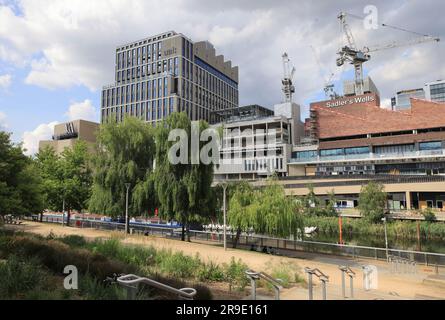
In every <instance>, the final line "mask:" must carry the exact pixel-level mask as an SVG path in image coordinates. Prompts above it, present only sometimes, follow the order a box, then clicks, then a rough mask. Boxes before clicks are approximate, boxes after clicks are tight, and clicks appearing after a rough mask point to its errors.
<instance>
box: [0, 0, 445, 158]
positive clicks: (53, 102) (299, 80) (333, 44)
mask: <svg viewBox="0 0 445 320" xmlns="http://www.w3.org/2000/svg"><path fill="white" fill-rule="evenodd" d="M368 4H369V3H368V1H361V0H358V1H347V0H339V1H335V2H334V1H309V0H307V1H305V0H303V1H293V0H282V1H272V0H255V1H253V0H244V1H236V0H226V1H225V2H224V3H222V2H216V1H204V0H187V1H186V0H165V1H156V0H144V1H143V0H126V1H123V0H95V1H83V0H17V1H11V0H0V128H1V129H5V130H7V131H10V132H12V133H13V139H14V141H16V142H20V141H24V144H25V146H26V147H27V148H28V149H29V153H33V152H35V151H36V147H37V145H38V141H39V139H48V138H50V136H51V132H52V126H53V125H54V124H55V123H56V122H63V121H67V120H70V119H71V120H72V119H74V118H77V117H82V118H86V119H88V120H95V121H99V109H100V88H101V87H102V86H103V85H107V84H109V83H112V82H113V80H114V79H113V75H114V73H113V69H114V50H115V47H116V46H118V45H120V44H122V43H127V42H130V41H134V40H137V39H141V38H144V37H147V36H151V35H154V34H158V33H161V32H165V31H167V30H175V31H177V32H181V33H183V34H185V35H187V36H188V37H190V38H191V39H192V40H194V41H200V40H209V41H210V42H212V44H213V45H214V46H215V48H216V51H217V53H218V54H224V55H225V57H226V59H230V60H232V63H233V65H238V66H239V70H240V85H239V88H240V103H241V104H250V103H257V104H261V105H264V106H266V107H272V106H273V104H275V103H279V102H281V100H282V99H283V97H282V93H281V77H282V72H283V71H282V62H281V55H282V53H283V52H285V51H286V52H288V54H289V57H290V59H291V61H292V64H293V65H294V66H295V68H296V70H297V72H296V75H295V79H294V83H295V87H296V94H295V97H294V100H295V101H296V102H297V103H300V104H301V105H302V106H303V117H304V116H307V113H308V105H309V103H310V102H312V101H314V100H321V99H324V92H323V90H322V88H323V85H324V82H325V80H324V78H325V77H326V76H327V75H328V74H330V73H331V72H334V73H335V78H334V79H335V81H334V83H335V84H336V89H337V92H339V93H341V91H342V88H341V81H342V80H343V79H352V78H353V71H352V68H351V67H350V66H347V67H344V68H341V69H340V68H337V67H336V65H335V58H336V52H337V50H338V48H339V46H340V45H341V44H342V41H343V34H342V33H341V32H340V27H339V23H338V20H337V14H338V13H339V12H340V11H348V12H351V13H354V14H358V15H362V16H363V15H364V14H363V9H364V7H365V6H366V5H368ZM374 4H375V5H376V7H377V8H378V10H379V11H378V12H379V15H378V17H379V21H380V22H385V23H389V24H393V25H396V26H400V27H405V28H408V29H410V30H415V31H418V32H421V33H428V34H433V35H436V36H440V37H441V38H442V40H443V41H445V40H444V39H445V22H444V19H443V17H442V15H443V12H444V11H445V2H443V1H434V0H426V1H420V0H418V1H415V0H414V1H403V0H396V1H391V2H390V3H389V2H388V1H383V0H376V1H374ZM431 7H434V8H435V10H431ZM153 12H156V14H152V13H153ZM148 17H150V19H148ZM408 22H409V24H407V23H408ZM350 26H351V29H352V31H353V34H354V37H355V39H356V42H357V46H358V47H362V46H364V45H371V44H383V43H389V42H391V41H394V40H397V41H399V40H400V41H404V40H407V39H408V38H409V36H408V35H407V34H404V33H401V32H395V31H394V30H381V29H379V30H375V31H372V32H371V31H367V30H364V27H363V25H362V22H361V21H350ZM443 41H442V42H441V43H439V44H422V45H417V46H412V47H406V48H399V49H392V50H387V51H382V52H377V53H375V54H373V56H372V59H371V61H370V62H368V63H367V64H366V73H369V75H370V76H371V77H372V78H373V80H374V82H375V83H376V85H377V87H378V88H379V90H380V92H381V95H382V97H381V99H382V101H383V103H384V104H385V105H387V104H388V103H389V99H390V98H391V96H393V95H394V93H395V92H397V91H399V90H402V89H410V88H417V87H422V86H423V84H424V83H425V82H428V81H431V80H437V79H443V78H445V64H444V61H443V57H444V56H445V49H444V45H443ZM311 46H312V47H314V48H315V51H316V56H317V58H316V57H314V51H313V50H312V49H311ZM317 59H318V60H319V61H320V63H319V64H318V63H317Z"/></svg>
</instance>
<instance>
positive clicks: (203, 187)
mask: <svg viewBox="0 0 445 320" xmlns="http://www.w3.org/2000/svg"><path fill="white" fill-rule="evenodd" d="M207 128H208V124H207V123H206V122H204V121H200V122H199V132H202V131H203V130H205V129H207ZM174 129H180V130H183V131H182V132H183V133H185V135H184V136H183V137H182V140H181V138H180V140H179V142H182V143H183V144H182V145H183V146H184V147H185V148H184V149H178V150H177V151H178V152H179V156H183V157H184V160H185V161H182V162H180V163H177V164H173V163H172V161H170V160H171V159H169V156H168V155H169V152H170V150H172V149H171V148H172V147H174V146H175V145H177V144H178V143H179V142H178V141H168V140H169V139H168V137H169V134H170V132H171V131H172V130H174ZM191 131H192V125H191V121H190V119H189V118H188V117H187V115H186V114H185V113H172V114H171V115H170V116H169V117H168V118H167V119H165V120H164V121H163V123H162V125H160V126H159V127H158V128H157V133H156V170H155V186H156V193H157V195H158V200H159V204H160V214H161V216H162V217H164V218H167V219H175V220H177V221H180V222H181V224H182V237H181V239H182V241H185V233H186V231H187V234H188V231H189V229H190V224H191V223H193V222H203V221H204V220H205V219H207V218H208V217H209V216H211V215H213V214H214V212H211V201H213V200H212V199H211V196H212V192H211V184H212V181H213V164H211V163H210V164H204V163H202V162H201V161H199V164H192V161H191V160H192V158H191V157H192V154H191V152H190V146H191V145H192V139H193V136H192V134H191ZM205 143H206V142H204V141H199V150H202V147H203V146H204V144H205ZM178 152H177V153H176V154H177V155H178ZM181 152H185V153H183V154H181ZM188 241H190V237H188Z"/></svg>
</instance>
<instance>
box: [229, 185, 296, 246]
mask: <svg viewBox="0 0 445 320" xmlns="http://www.w3.org/2000/svg"><path fill="white" fill-rule="evenodd" d="M300 211H301V210H300V208H299V204H298V202H297V201H296V199H295V198H293V197H288V196H286V194H285V192H284V188H283V186H282V185H280V184H278V183H277V181H276V179H275V178H274V177H271V178H269V179H268V181H267V185H266V186H265V187H264V188H258V189H253V188H252V187H251V186H250V185H249V184H248V183H246V182H243V183H241V184H239V185H238V186H237V188H236V190H235V192H234V193H233V195H232V196H231V199H230V202H229V210H228V219H229V224H230V225H232V226H233V227H235V228H238V230H243V231H247V230H248V229H249V228H253V229H254V230H255V232H256V233H259V234H266V235H271V236H278V237H285V238H287V237H289V236H294V237H296V236H297V234H298V232H299V231H301V230H302V228H303V219H302V215H301V212H300Z"/></svg>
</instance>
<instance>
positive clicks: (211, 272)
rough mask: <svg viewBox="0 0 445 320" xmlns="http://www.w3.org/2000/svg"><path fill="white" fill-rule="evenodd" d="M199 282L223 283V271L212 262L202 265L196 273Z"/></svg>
mask: <svg viewBox="0 0 445 320" xmlns="http://www.w3.org/2000/svg"><path fill="white" fill-rule="evenodd" d="M197 273H198V274H197V277H198V279H199V281H224V278H225V277H224V271H223V270H222V269H221V268H220V266H219V265H217V264H215V263H214V262H213V261H210V262H209V263H203V264H202V265H201V267H200V268H199V270H198V272H197Z"/></svg>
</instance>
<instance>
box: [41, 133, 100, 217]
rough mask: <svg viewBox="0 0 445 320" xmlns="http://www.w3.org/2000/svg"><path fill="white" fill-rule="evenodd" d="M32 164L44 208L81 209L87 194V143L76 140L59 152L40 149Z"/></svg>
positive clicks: (87, 196)
mask: <svg viewBox="0 0 445 320" xmlns="http://www.w3.org/2000/svg"><path fill="white" fill-rule="evenodd" d="M36 163H37V166H38V168H39V171H40V173H41V176H42V179H43V196H44V201H45V207H46V209H51V210H55V211H62V210H63V206H65V210H66V211H68V223H69V218H70V217H69V214H70V211H71V210H77V211H82V210H83V209H85V208H86V207H87V201H88V199H89V198H90V195H91V183H92V178H91V167H90V156H89V153H88V146H87V144H86V143H85V142H84V141H77V142H76V143H75V144H74V145H73V146H72V147H70V148H65V150H64V151H63V152H62V154H61V155H58V154H56V152H55V151H54V149H53V148H51V147H50V146H48V147H46V148H44V149H43V150H40V152H39V153H38V154H37V155H36Z"/></svg>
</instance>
